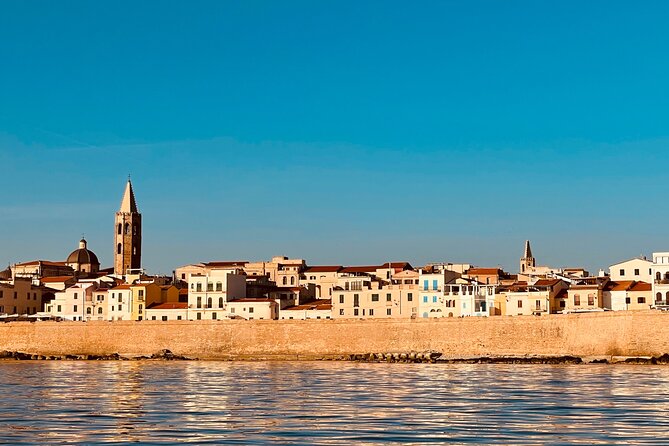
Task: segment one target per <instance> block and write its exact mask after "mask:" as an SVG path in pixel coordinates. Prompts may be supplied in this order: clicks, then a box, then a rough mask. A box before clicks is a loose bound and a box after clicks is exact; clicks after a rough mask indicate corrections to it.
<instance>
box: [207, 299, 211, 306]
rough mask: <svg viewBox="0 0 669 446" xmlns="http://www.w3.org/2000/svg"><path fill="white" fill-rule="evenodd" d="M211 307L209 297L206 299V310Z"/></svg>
mask: <svg viewBox="0 0 669 446" xmlns="http://www.w3.org/2000/svg"><path fill="white" fill-rule="evenodd" d="M211 307H212V300H211V297H208V298H207V308H211Z"/></svg>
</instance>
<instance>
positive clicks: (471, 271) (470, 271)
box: [465, 268, 502, 276]
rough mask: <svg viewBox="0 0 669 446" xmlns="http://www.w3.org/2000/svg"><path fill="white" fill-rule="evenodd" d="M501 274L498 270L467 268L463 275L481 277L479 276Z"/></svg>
mask: <svg viewBox="0 0 669 446" xmlns="http://www.w3.org/2000/svg"><path fill="white" fill-rule="evenodd" d="M501 272H502V270H501V269H499V268H469V269H468V270H467V271H465V274H469V275H470V276H475V275H481V276H497V275H499V274H500V273H501Z"/></svg>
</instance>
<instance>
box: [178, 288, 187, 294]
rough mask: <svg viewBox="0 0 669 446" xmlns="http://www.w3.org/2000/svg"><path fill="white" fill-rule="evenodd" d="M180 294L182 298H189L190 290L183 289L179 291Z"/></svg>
mask: <svg viewBox="0 0 669 446" xmlns="http://www.w3.org/2000/svg"><path fill="white" fill-rule="evenodd" d="M179 294H180V295H182V296H184V295H186V296H187V295H188V288H181V289H180V290H179Z"/></svg>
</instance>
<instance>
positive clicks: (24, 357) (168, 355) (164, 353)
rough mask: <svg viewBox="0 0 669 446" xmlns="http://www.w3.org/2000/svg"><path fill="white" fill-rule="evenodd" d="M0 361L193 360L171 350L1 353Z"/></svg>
mask: <svg viewBox="0 0 669 446" xmlns="http://www.w3.org/2000/svg"><path fill="white" fill-rule="evenodd" d="M0 360H17V361H142V360H160V361H192V360H193V359H192V358H187V357H186V356H180V355H175V354H174V353H172V352H171V351H169V350H166V349H165V350H161V351H159V352H156V353H154V354H152V355H150V356H122V355H119V354H118V353H112V354H110V355H37V354H31V353H24V352H9V351H0Z"/></svg>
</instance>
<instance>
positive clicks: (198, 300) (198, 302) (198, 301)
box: [196, 296, 202, 308]
mask: <svg viewBox="0 0 669 446" xmlns="http://www.w3.org/2000/svg"><path fill="white" fill-rule="evenodd" d="M196 307H197V308H202V296H197V305H196Z"/></svg>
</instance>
